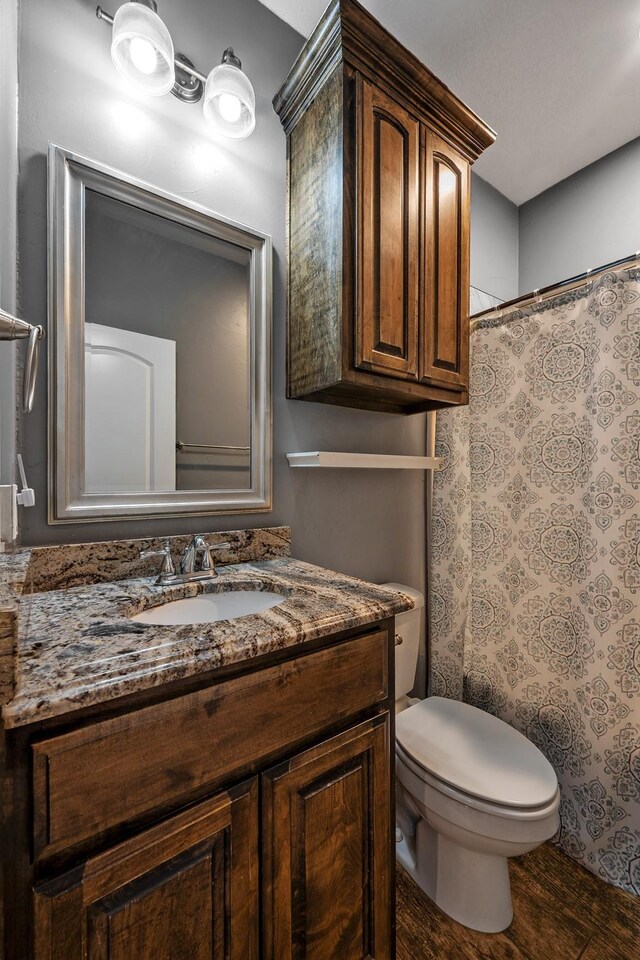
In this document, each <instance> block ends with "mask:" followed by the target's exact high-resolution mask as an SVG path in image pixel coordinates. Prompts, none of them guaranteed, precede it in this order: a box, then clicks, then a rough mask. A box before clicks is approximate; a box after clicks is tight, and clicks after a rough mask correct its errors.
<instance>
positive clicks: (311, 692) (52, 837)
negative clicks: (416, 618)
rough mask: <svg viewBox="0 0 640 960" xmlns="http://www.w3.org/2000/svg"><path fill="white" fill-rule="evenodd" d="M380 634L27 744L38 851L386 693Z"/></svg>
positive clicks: (207, 778)
mask: <svg viewBox="0 0 640 960" xmlns="http://www.w3.org/2000/svg"><path fill="white" fill-rule="evenodd" d="M387 657H388V634H387V632H386V631H383V630H381V631H375V632H371V633H368V634H365V635H364V636H360V637H356V638H355V639H353V640H348V641H345V642H343V643H341V644H339V645H336V646H334V647H329V648H327V649H324V650H320V651H317V652H315V653H310V654H307V655H306V656H300V657H296V658H295V659H292V660H288V661H286V662H285V663H282V664H279V665H278V666H275V667H268V668H266V669H262V670H255V671H254V672H252V673H248V674H246V675H244V676H241V677H237V678H234V679H232V680H227V681H223V682H221V683H219V684H216V685H215V686H211V687H208V688H206V689H205V690H198V691H197V692H195V693H191V694H187V695H185V696H183V697H178V698H176V699H174V700H170V701H168V702H166V703H161V704H158V705H154V706H151V707H146V708H144V709H142V710H138V711H135V712H133V713H129V714H126V715H124V716H122V717H116V718H114V719H110V720H105V721H102V722H100V723H96V724H93V725H91V726H88V727H84V728H82V729H81V730H77V731H73V732H72V733H68V734H64V735H62V736H58V737H53V738H51V739H49V740H45V741H43V742H41V743H37V744H34V746H33V763H34V771H33V775H34V807H35V809H34V831H35V851H36V855H42V854H45V855H49V854H52V853H56V852H58V851H60V850H63V849H65V848H67V847H71V846H74V845H76V844H79V843H81V842H82V841H84V840H86V839H88V838H89V837H92V836H96V835H98V834H101V833H103V832H104V831H106V830H109V829H111V828H113V827H115V826H117V825H119V824H123V823H125V822H130V821H133V820H135V819H136V818H138V817H141V816H143V815H144V814H146V813H149V812H150V811H155V810H160V809H163V808H168V807H170V806H175V805H176V804H177V803H179V802H180V801H188V800H191V799H195V798H196V797H198V796H201V795H203V794H204V793H205V792H207V790H209V789H210V788H212V787H216V786H218V785H220V784H222V783H223V782H224V781H225V780H226V781H229V780H231V779H232V778H233V777H235V776H240V775H243V774H244V773H245V772H248V771H250V770H254V769H255V768H256V765H257V764H259V763H260V761H261V760H263V759H265V758H270V757H275V756H277V754H278V753H280V752H281V751H284V750H288V749H290V748H291V747H293V746H295V745H296V744H298V743H301V742H303V741H304V740H306V739H308V738H309V737H312V736H314V735H316V734H318V733H320V732H322V731H323V730H324V729H326V728H328V727H330V726H331V725H333V724H336V723H339V722H341V721H342V720H346V719H348V718H349V717H350V716H353V715H355V714H356V713H358V712H359V711H361V710H363V709H366V708H367V707H368V706H371V705H373V704H375V703H378V702H379V701H381V700H384V699H385V698H386V696H387V694H388V659H387Z"/></svg>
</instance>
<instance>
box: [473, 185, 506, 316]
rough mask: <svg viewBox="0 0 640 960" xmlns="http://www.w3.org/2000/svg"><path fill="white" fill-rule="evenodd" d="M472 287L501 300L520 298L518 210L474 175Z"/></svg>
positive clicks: (493, 188)
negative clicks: (518, 296)
mask: <svg viewBox="0 0 640 960" xmlns="http://www.w3.org/2000/svg"><path fill="white" fill-rule="evenodd" d="M471 286H472V287H475V288H476V289H477V290H482V291H483V292H484V293H488V294H490V295H491V296H492V297H497V299H498V300H511V299H512V298H513V297H516V296H517V295H518V208H517V206H516V205H515V203H512V202H511V200H507V198H506V197H505V196H503V195H502V194H501V193H500V192H499V191H498V190H496V189H495V187H492V186H491V184H489V183H487V182H486V180H482V179H481V178H480V177H478V176H477V175H476V174H472V176H471Z"/></svg>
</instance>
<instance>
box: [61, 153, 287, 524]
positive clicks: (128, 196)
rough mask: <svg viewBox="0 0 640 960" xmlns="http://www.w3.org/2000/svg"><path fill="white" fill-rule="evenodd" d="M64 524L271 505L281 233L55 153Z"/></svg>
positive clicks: (79, 158) (86, 162) (242, 509)
mask: <svg viewBox="0 0 640 960" xmlns="http://www.w3.org/2000/svg"><path fill="white" fill-rule="evenodd" d="M49 231H50V244H49V250H50V263H49V284H50V330H51V335H50V337H49V344H50V354H49V358H50V368H49V384H50V396H49V413H50V415H49V436H50V450H49V454H50V456H49V473H50V497H49V504H50V505H49V514H50V522H52V523H68V522H73V521H87V520H99V519H101V518H110V519H114V518H128V517H131V518H133V517H151V516H158V515H185V514H192V515H198V514H209V513H238V512H255V511H260V510H268V509H270V507H271V394H270V391H271V374H270V371H271V347H270V340H271V241H270V238H269V237H267V236H265V235H264V234H261V233H258V232H257V231H254V230H252V229H250V228H248V227H246V226H243V225H241V224H237V223H234V222H232V221H230V220H228V219H225V218H222V217H219V216H217V215H215V214H213V213H211V212H210V211H208V210H205V209H204V208H202V207H199V206H197V205H195V204H192V203H187V202H186V201H184V200H181V199H178V198H177V197H174V196H171V195H170V194H167V193H165V192H163V191H161V190H157V189H156V188H154V187H150V186H149V185H147V184H145V183H142V182H141V181H139V180H136V179H135V178H133V177H129V176H127V175H125V174H123V173H119V172H118V171H116V170H112V169H110V168H108V167H105V166H103V165H101V164H98V163H95V162H94V161H91V160H87V159H85V158H83V157H79V156H76V155H74V154H72V153H69V152H68V151H66V150H63V149H61V148H60V147H57V146H53V145H52V146H50V148H49Z"/></svg>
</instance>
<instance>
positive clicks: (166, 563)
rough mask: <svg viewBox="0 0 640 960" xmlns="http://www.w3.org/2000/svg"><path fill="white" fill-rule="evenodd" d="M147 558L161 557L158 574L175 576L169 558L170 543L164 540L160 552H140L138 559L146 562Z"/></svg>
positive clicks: (171, 559)
mask: <svg viewBox="0 0 640 960" xmlns="http://www.w3.org/2000/svg"><path fill="white" fill-rule="evenodd" d="M147 557H163V558H164V559H163V561H162V567H161V569H160V573H161V574H164V575H166V576H169V577H173V576H175V572H176V568H175V566H174V563H173V557H172V556H171V543H170V542H169V540H165V542H164V546H163V547H162V548H161V549H160V550H141V551H140V559H141V560H146V559H147Z"/></svg>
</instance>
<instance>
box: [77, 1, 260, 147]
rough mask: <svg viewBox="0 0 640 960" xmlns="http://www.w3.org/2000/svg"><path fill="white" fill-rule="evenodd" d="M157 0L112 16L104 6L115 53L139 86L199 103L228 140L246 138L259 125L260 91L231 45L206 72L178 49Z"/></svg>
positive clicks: (127, 75) (123, 8)
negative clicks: (198, 68) (220, 60)
mask: <svg viewBox="0 0 640 960" xmlns="http://www.w3.org/2000/svg"><path fill="white" fill-rule="evenodd" d="M157 11H158V5H157V3H156V0H130V2H129V3H123V4H122V6H121V7H119V8H118V10H117V11H116V14H115V16H113V17H112V16H111V15H110V14H108V13H107V12H106V11H105V10H103V9H102V7H100V6H99V7H97V8H96V17H97V18H98V20H102V21H104V23H106V24H109V25H110V26H111V27H112V40H111V58H112V60H113V62H114V64H115V66H116V68H117V70H118V71H119V73H121V74H122V76H124V77H125V78H126V79H127V80H128V81H129V82H130V83H132V84H133V85H134V86H135V87H136V88H137V89H138V90H140V91H142V92H143V93H147V94H150V95H152V96H163V95H164V94H165V93H172V94H173V95H174V97H177V98H178V100H181V101H182V102H183V103H197V102H198V101H199V100H201V99H202V95H203V93H204V103H203V112H204V116H205V119H206V120H207V121H208V122H209V124H210V125H211V127H212V129H213V130H214V131H215V132H216V133H217V134H219V135H220V136H223V137H226V138H227V139H228V140H245V139H246V138H247V137H249V136H251V134H252V133H253V131H254V129H255V125H256V97H255V93H254V90H253V87H252V85H251V81H250V80H249V78H248V77H247V75H246V74H245V73H243V71H242V64H241V63H240V60H239V59H238V58H237V57H236V55H235V54H234V52H233V49H232V48H231V47H227V49H226V50H225V51H224V53H223V55H222V62H221V63H220V64H218V66H216V67H214V68H213V69H212V70H211V72H210V73H209V75H208V76H205V75H204V74H203V73H200V71H198V70H196V68H195V66H194V65H193V63H192V62H191V61H190V60H189V59H188V58H187V57H185V56H184V55H183V54H181V53H175V51H174V47H173V40H172V39H171V34H170V33H169V30H168V28H167V26H166V25H165V23H164V22H163V21H162V20H161V19H160V17H159V16H158V12H157Z"/></svg>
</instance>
